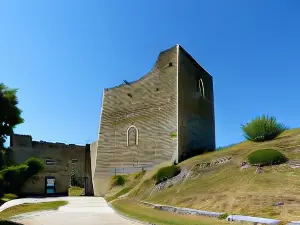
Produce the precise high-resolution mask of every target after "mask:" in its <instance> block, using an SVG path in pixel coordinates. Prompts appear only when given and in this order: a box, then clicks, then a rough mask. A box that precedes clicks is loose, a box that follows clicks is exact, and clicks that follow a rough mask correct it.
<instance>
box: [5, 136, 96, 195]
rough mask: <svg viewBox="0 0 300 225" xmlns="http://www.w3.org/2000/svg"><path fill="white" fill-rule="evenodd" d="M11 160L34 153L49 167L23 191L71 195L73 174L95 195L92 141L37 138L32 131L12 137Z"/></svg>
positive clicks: (30, 193) (16, 161)
mask: <svg viewBox="0 0 300 225" xmlns="http://www.w3.org/2000/svg"><path fill="white" fill-rule="evenodd" d="M10 148H11V150H12V151H11V155H10V157H11V160H12V162H13V163H14V164H21V163H23V162H24V161H26V160H27V159H28V158H30V157H35V158H38V159H40V160H42V161H43V162H44V164H45V170H44V171H43V172H41V173H39V174H37V175H36V176H34V177H33V178H31V179H30V180H28V181H27V182H26V183H25V185H24V186H23V188H22V190H21V192H22V194H23V195H27V196H28V195H67V194H68V188H69V186H70V184H71V176H72V174H76V177H77V178H78V180H79V181H78V182H81V183H82V185H83V186H84V187H85V193H84V194H86V195H93V185H92V177H91V158H90V145H86V146H79V145H74V144H64V143H51V142H45V141H33V140H32V137H31V136H30V135H18V134H14V135H12V136H11V137H10Z"/></svg>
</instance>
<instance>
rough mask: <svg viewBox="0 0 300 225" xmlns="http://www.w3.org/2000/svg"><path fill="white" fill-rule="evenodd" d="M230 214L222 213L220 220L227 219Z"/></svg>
mask: <svg viewBox="0 0 300 225" xmlns="http://www.w3.org/2000/svg"><path fill="white" fill-rule="evenodd" d="M228 216H229V215H228V213H223V214H221V215H220V216H219V217H218V219H219V220H225V219H227V217H228Z"/></svg>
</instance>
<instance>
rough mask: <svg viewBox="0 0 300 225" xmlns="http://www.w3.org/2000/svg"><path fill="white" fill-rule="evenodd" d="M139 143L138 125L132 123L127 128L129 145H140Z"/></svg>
mask: <svg viewBox="0 0 300 225" xmlns="http://www.w3.org/2000/svg"><path fill="white" fill-rule="evenodd" d="M138 143H139V130H138V129H137V127H136V126H134V125H131V126H130V127H128V129H127V146H131V145H138Z"/></svg>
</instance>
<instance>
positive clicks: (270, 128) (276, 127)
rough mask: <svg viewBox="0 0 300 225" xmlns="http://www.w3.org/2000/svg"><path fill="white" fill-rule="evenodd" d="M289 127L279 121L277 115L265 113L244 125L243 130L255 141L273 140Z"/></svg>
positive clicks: (249, 138)
mask: <svg viewBox="0 0 300 225" xmlns="http://www.w3.org/2000/svg"><path fill="white" fill-rule="evenodd" d="M287 129H288V128H287V127H286V126H284V125H283V124H281V123H277V121H276V118H275V117H273V116H271V117H268V116H265V115H263V116H261V117H257V118H255V119H253V120H252V121H251V122H250V123H247V124H246V125H242V130H243V131H244V133H245V134H244V137H245V138H246V139H247V140H250V141H255V142H262V141H268V140H273V139H275V138H276V137H277V136H278V135H279V134H281V133H282V132H283V131H285V130H287Z"/></svg>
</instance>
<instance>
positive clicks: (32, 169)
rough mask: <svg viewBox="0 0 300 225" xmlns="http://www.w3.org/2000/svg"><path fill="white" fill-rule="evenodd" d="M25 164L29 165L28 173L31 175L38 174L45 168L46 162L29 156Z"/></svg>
mask: <svg viewBox="0 0 300 225" xmlns="http://www.w3.org/2000/svg"><path fill="white" fill-rule="evenodd" d="M25 164H26V165H27V166H28V169H27V171H28V173H29V175H30V176H32V175H34V174H37V173H39V172H41V171H43V170H44V168H45V165H44V163H43V162H42V161H41V160H39V159H37V158H29V159H27V160H26V161H25Z"/></svg>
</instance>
